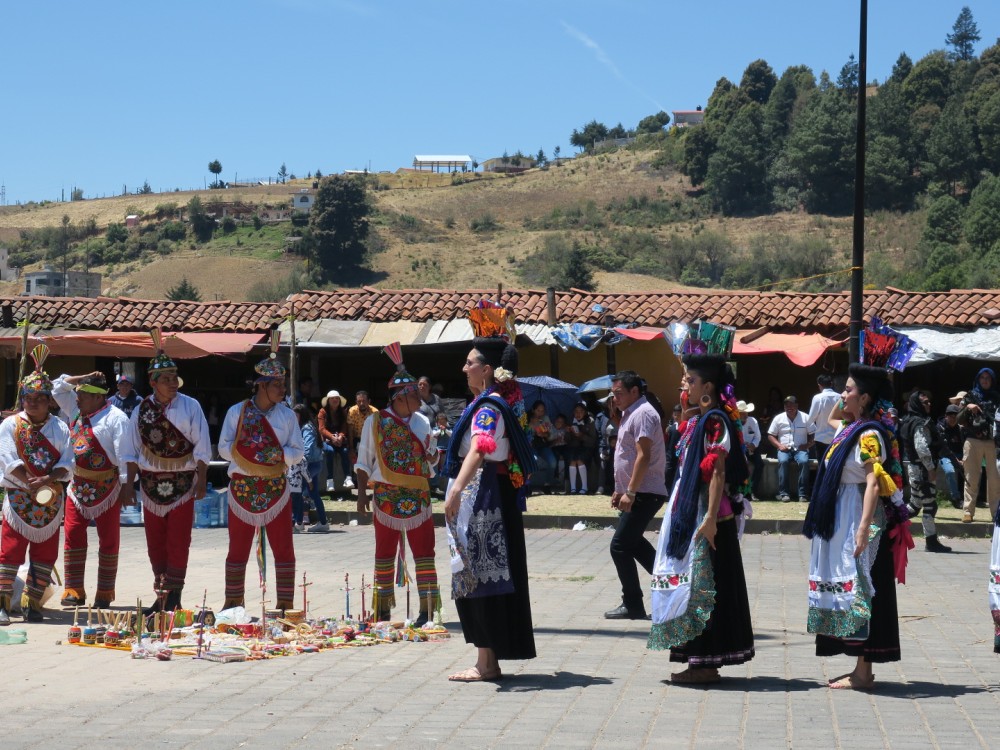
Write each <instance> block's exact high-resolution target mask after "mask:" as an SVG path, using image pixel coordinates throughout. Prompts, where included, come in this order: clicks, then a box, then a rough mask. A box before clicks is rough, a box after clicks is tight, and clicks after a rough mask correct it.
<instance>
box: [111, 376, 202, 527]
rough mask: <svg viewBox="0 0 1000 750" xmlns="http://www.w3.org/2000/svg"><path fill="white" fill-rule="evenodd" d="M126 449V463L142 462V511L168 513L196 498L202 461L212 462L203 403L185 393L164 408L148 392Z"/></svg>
mask: <svg viewBox="0 0 1000 750" xmlns="http://www.w3.org/2000/svg"><path fill="white" fill-rule="evenodd" d="M122 450H123V455H122V461H123V462H124V463H135V464H137V465H138V466H139V481H140V483H141V485H142V495H143V499H142V506H143V509H144V510H145V511H147V512H149V513H153V514H155V515H157V516H165V515H166V514H167V513H169V512H170V511H172V510H173V509H174V508H176V507H177V506H179V505H181V504H182V503H185V502H187V501H188V500H190V499H191V498H192V497H193V496H194V482H195V474H196V470H197V468H198V464H199V462H201V463H204V464H206V465H207V464H208V463H209V461H211V460H212V444H211V442H210V438H209V435H208V422H206V421H205V414H204V412H203V411H202V410H201V405H200V404H199V403H198V402H197V401H195V400H194V399H193V398H191V397H190V396H185V395H184V394H183V393H178V394H177V395H176V396H174V398H173V399H171V401H170V403H169V404H167V405H166V406H165V407H164V406H162V405H161V404H159V403H158V402H157V401H156V400H155V398H154V397H153V396H152V395H149V396H147V397H146V398H144V399H143V400H142V403H141V404H140V405H139V407H138V408H137V409H135V411H133V412H132V417H131V419H130V426H129V430H128V432H127V435H126V439H125V440H123V441H122Z"/></svg>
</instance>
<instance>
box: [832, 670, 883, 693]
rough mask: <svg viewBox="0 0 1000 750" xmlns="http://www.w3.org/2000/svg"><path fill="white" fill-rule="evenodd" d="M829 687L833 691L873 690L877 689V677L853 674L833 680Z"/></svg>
mask: <svg viewBox="0 0 1000 750" xmlns="http://www.w3.org/2000/svg"><path fill="white" fill-rule="evenodd" d="M829 687H830V689H831V690H871V689H872V688H873V687H875V675H871V676H867V675H865V676H858V675H856V674H854V673H853V672H851V673H850V674H845V675H844V676H843V677H838V678H837V679H835V680H831V681H830V683H829Z"/></svg>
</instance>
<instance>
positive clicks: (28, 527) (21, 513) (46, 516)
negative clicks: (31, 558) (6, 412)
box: [0, 411, 73, 543]
mask: <svg viewBox="0 0 1000 750" xmlns="http://www.w3.org/2000/svg"><path fill="white" fill-rule="evenodd" d="M0 462H2V464H3V479H2V480H0V485H3V487H4V488H6V497H5V499H4V503H3V516H4V520H6V521H7V523H8V524H9V525H10V526H11V528H12V529H13V530H14V531H15V532H17V533H18V534H20V535H21V536H23V537H24V538H25V539H27V540H28V541H30V542H36V543H37V542H44V541H46V540H47V539H49V538H50V537H51V536H52V535H53V534H57V533H59V527H60V526H61V525H62V518H63V489H62V484H61V483H56V484H55V485H54V486H53V489H54V490H55V491H56V496H55V498H54V499H53V500H52V502H50V503H48V504H46V505H41V504H39V503H36V502H35V501H34V500H33V499H32V496H31V493H30V492H29V490H28V487H27V485H26V484H23V483H22V482H21V481H20V480H19V479H18V478H17V477H15V476H14V473H13V472H14V471H15V470H16V469H17V468H18V467H19V466H24V467H25V469H26V470H27V472H28V474H29V475H30V476H44V475H45V474H51V473H53V472H55V471H57V470H58V469H65V470H66V472H67V474H72V471H73V453H72V451H70V450H69V429H68V428H67V427H66V424H65V423H64V422H63V421H62V420H60V419H56V418H53V417H49V418H48V419H47V420H46V421H45V424H44V425H42V426H41V427H40V428H39V427H34V426H32V424H31V421H30V419H29V418H28V415H27V414H25V413H24V412H23V411H22V412H21V413H19V414H15V415H12V416H10V417H7V419H5V420H4V421H3V423H2V424H0Z"/></svg>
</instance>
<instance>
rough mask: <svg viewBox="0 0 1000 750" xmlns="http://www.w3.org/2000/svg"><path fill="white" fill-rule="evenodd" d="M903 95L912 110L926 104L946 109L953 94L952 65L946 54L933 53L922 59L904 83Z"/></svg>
mask: <svg viewBox="0 0 1000 750" xmlns="http://www.w3.org/2000/svg"><path fill="white" fill-rule="evenodd" d="M903 93H904V94H905V95H906V99H907V101H908V102H909V105H910V109H911V110H917V109H919V108H920V107H922V106H924V105H926V104H933V105H935V106H937V107H938V108H939V109H944V106H945V105H946V104H947V103H948V97H949V95H950V94H951V63H950V62H948V58H947V57H945V54H944V52H940V51H938V52H931V53H930V54H928V55H926V56H925V57H923V58H921V59H920V61H919V62H917V64H916V65H914V66H913V70H911V71H910V74H909V75H908V76H906V80H905V81H903Z"/></svg>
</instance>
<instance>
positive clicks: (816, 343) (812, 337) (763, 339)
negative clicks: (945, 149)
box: [733, 331, 842, 367]
mask: <svg viewBox="0 0 1000 750" xmlns="http://www.w3.org/2000/svg"><path fill="white" fill-rule="evenodd" d="M754 333H758V332H755V331H737V332H736V338H735V340H734V341H733V354H784V355H785V356H786V357H788V359H790V360H791V361H792V362H793V363H794V364H796V365H798V366H799V367H809V366H810V365H813V364H815V363H816V360H818V359H819V358H820V357H822V356H823V354H825V353H826V350H827V349H830V348H831V347H839V346H842V343H841V342H839V341H835V340H834V339H828V338H826V336H822V335H820V334H818V333H772V332H767V333H764V334H759V333H758V335H756V336H754V337H752V338H751V334H754ZM744 338H751V340H750V341H749V343H743V341H742V339H744Z"/></svg>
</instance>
